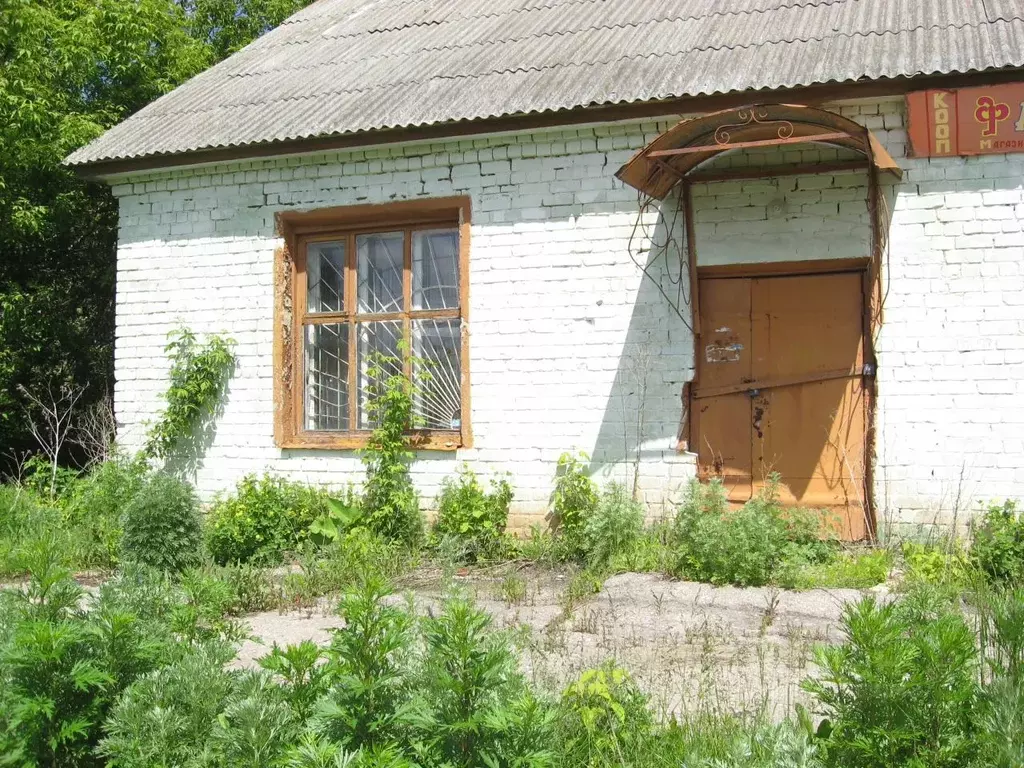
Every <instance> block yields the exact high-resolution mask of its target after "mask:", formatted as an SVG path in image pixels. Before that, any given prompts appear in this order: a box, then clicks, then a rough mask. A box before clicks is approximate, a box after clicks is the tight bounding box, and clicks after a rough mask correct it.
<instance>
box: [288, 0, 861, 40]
mask: <svg viewBox="0 0 1024 768" xmlns="http://www.w3.org/2000/svg"><path fill="white" fill-rule="evenodd" d="M775 1H776V2H777V3H778V5H776V6H774V7H772V8H753V9H749V10H739V11H734V10H726V11H712V12H710V13H705V14H703V15H700V16H697V15H693V14H691V15H688V16H678V17H672V18H677V19H678V20H680V21H688V20H690V19H694V20H698V19H710V18H714V17H716V16H748V15H752V14H766V13H775V12H777V11H779V10H782V9H788V8H805V7H815V8H817V7H819V6H831V5H842V4H845V3H848V2H857V0H775ZM413 2H416V0H413ZM603 2H606V0H565V1H564V2H558V3H554V4H552V5H547V6H535V7H532V8H512V9H509V10H508V11H502V12H490V13H487V12H485V13H479V14H461V15H456V16H451V17H449V18H445V19H430V20H425V21H413V22H408V23H405V24H398V25H395V26H389V27H381V28H378V29H364V30H360V31H358V32H352V33H349V34H341V35H329V34H328V33H327V32H328V31H329V30H330V29H332V28H333V27H336V26H338V25H339V24H341V23H342V22H337V23H336V24H334V25H332V26H331V27H328V30H326V31H324V32H322V33H321V37H324V38H328V39H330V40H345V39H347V38H351V37H360V36H362V35H376V34H381V33H384V32H399V31H401V30H403V29H413V28H425V27H439V26H442V25H444V24H452V23H455V22H457V21H471V20H474V19H497V18H501V17H502V16H512V15H515V14H520V13H530V12H533V11H543V10H548V9H551V8H558V7H562V6H567V5H596V4H598V3H603ZM410 4H411V3H410ZM614 26H618V25H614ZM614 26H613V27H612V28H614ZM293 42H294V43H306V42H311V41H306V40H303V41H298V40H296V41H293ZM285 44H286V45H287V44H288V43H285Z"/></svg>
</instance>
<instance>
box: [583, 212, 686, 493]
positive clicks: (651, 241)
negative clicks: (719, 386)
mask: <svg viewBox="0 0 1024 768" xmlns="http://www.w3.org/2000/svg"><path fill="white" fill-rule="evenodd" d="M637 212H638V219H637V227H636V230H635V232H634V235H633V238H632V241H631V242H630V256H631V257H632V258H633V260H634V261H635V262H636V263H637V265H638V270H639V269H640V268H642V269H643V271H644V272H645V274H644V276H643V278H642V280H641V281H640V284H639V286H638V291H637V295H636V301H635V302H634V304H633V311H632V315H631V317H630V320H629V326H628V328H627V331H626V336H625V340H624V342H623V345H622V349H621V352H620V355H619V360H618V368H617V370H616V372H615V377H614V379H613V381H612V387H611V391H610V393H609V396H608V398H607V401H606V405H605V412H604V415H603V418H602V420H601V425H600V429H599V431H598V434H597V438H596V441H595V443H594V445H593V447H592V450H591V452H590V455H591V467H590V468H591V472H592V474H593V475H594V477H595V479H598V480H603V481H606V482H607V481H613V480H614V481H618V482H623V483H625V485H626V487H627V489H629V490H631V491H632V490H634V489H635V490H636V492H637V495H638V497H639V498H641V499H643V500H644V501H645V502H647V503H648V505H649V506H650V507H651V508H652V511H654V512H657V511H658V508H660V507H662V506H663V505H665V504H667V503H670V501H671V499H672V497H674V496H675V495H676V494H675V491H676V490H681V488H682V487H683V486H685V484H686V482H687V480H688V478H689V477H690V476H692V474H693V466H694V462H693V458H692V456H690V455H688V454H686V453H680V452H679V449H678V436H679V430H680V423H681V419H682V415H683V403H682V391H683V386H684V384H685V383H686V382H688V381H690V380H692V378H693V331H692V328H691V327H690V278H689V270H688V267H687V264H686V261H685V250H684V249H685V246H684V233H685V225H684V218H683V213H682V209H681V206H680V201H679V199H678V197H677V196H675V195H672V196H669V197H668V198H666V199H665V200H664V201H662V202H660V203H657V202H656V203H655V204H654V205H643V204H642V203H641V204H638V206H637Z"/></svg>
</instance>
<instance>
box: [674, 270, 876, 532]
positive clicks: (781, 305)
mask: <svg viewBox="0 0 1024 768" xmlns="http://www.w3.org/2000/svg"><path fill="white" fill-rule="evenodd" d="M862 277H863V273H862V272H841V273H830V274H810V275H795V276H772V277H725V278H707V279H702V280H701V281H700V284H699V290H700V308H701V328H702V331H703V341H702V344H701V346H702V349H701V350H699V355H698V362H697V387H696V388H695V390H694V393H693V397H694V408H693V414H694V425H693V426H694V433H695V434H694V437H695V439H696V441H697V449H696V450H697V454H698V469H699V473H700V476H701V477H702V478H703V479H707V478H711V477H719V478H721V479H722V481H723V482H724V483H725V486H726V488H727V489H728V493H729V499H730V501H732V502H735V503H741V502H743V501H746V500H747V499H749V498H750V497H751V496H752V495H753V494H755V493H757V491H758V490H759V489H760V488H761V487H762V486H763V485H764V483H765V481H766V479H767V477H768V475H769V474H770V473H772V472H778V473H779V474H780V475H781V477H782V487H781V489H780V490H781V492H782V501H783V503H785V504H788V505H794V506H801V507H811V508H815V509H824V510H827V511H828V512H829V513H830V514H829V519H830V522H832V523H833V524H834V525H836V526H837V528H838V530H839V532H840V533H841V535H842V536H843V537H844V538H848V539H859V538H863V537H864V536H865V535H867V532H868V527H867V516H866V513H865V466H866V445H865V435H866V399H865V387H864V332H863V327H864V326H863V318H864V314H863V309H864V297H863V290H862V282H863V281H862Z"/></svg>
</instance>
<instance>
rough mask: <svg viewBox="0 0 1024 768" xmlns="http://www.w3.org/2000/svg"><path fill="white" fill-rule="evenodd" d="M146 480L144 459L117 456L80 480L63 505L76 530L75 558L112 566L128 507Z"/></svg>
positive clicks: (87, 563)
mask: <svg viewBox="0 0 1024 768" xmlns="http://www.w3.org/2000/svg"><path fill="white" fill-rule="evenodd" d="M145 480H146V467H145V465H144V464H143V463H142V462H138V461H133V460H131V459H128V458H127V457H124V456H115V457H114V458H111V459H108V460H107V461H104V462H102V463H100V464H97V465H95V466H94V467H93V468H92V469H91V470H90V471H89V473H88V474H87V475H85V476H84V477H83V478H82V479H80V480H78V481H77V482H76V483H75V484H74V486H73V489H72V490H71V492H70V494H69V498H68V501H67V503H66V504H65V506H64V509H63V518H64V520H63V522H64V525H65V526H66V527H67V528H69V529H71V530H73V531H74V532H75V561H76V564H77V565H78V566H79V567H83V568H112V567H113V566H115V565H116V564H117V559H118V556H119V555H120V549H121V536H122V535H123V529H122V523H123V516H124V512H125V509H126V508H127V506H128V503H129V502H130V501H131V499H132V498H133V497H134V496H135V494H137V493H138V492H139V490H140V489H141V488H142V486H143V484H144V483H145Z"/></svg>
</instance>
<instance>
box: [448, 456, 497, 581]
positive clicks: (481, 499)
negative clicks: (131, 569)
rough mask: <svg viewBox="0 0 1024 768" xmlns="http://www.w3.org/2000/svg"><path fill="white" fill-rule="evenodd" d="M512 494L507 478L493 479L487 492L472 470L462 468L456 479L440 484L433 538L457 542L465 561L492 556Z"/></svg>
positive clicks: (494, 553) (465, 467) (466, 467)
mask: <svg viewBox="0 0 1024 768" xmlns="http://www.w3.org/2000/svg"><path fill="white" fill-rule="evenodd" d="M513 495H514V494H513V491H512V486H511V485H510V484H509V482H508V480H507V479H506V478H501V479H492V480H491V488H490V490H489V491H484V489H483V486H481V485H480V481H479V480H477V477H476V475H475V474H474V473H473V471H472V470H471V469H470V468H469V467H468V466H465V465H463V467H462V469H461V470H460V471H459V475H458V478H451V477H446V478H445V479H444V481H442V483H441V493H440V494H439V495H438V497H437V509H438V513H437V522H436V523H435V524H434V536H435V538H437V539H440V538H443V537H445V536H450V537H452V538H455V539H457V540H459V541H460V543H461V544H462V545H463V549H464V554H465V558H464V559H467V560H470V561H475V560H478V559H481V558H487V557H493V556H495V555H496V554H498V552H499V548H500V545H501V543H502V536H503V534H504V533H505V526H506V525H507V524H508V508H509V504H511V503H512V497H513Z"/></svg>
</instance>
